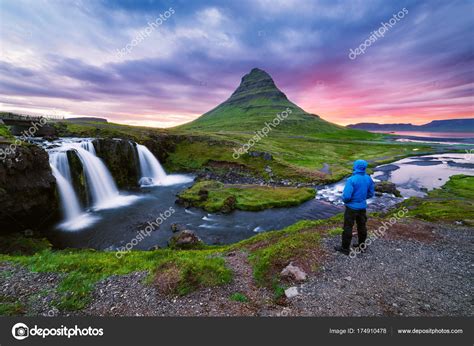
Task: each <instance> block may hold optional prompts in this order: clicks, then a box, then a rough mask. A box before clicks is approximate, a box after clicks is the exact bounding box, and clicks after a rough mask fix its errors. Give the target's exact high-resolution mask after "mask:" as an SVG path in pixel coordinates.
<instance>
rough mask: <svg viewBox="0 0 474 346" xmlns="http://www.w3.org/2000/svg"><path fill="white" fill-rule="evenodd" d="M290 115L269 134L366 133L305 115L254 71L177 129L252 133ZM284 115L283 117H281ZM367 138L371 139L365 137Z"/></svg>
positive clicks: (267, 77) (270, 81) (268, 78)
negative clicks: (212, 104) (234, 87)
mask: <svg viewBox="0 0 474 346" xmlns="http://www.w3.org/2000/svg"><path fill="white" fill-rule="evenodd" d="M284 111H286V112H288V113H289V115H288V116H287V117H286V118H285V119H284V120H283V121H281V122H280V124H279V125H278V126H275V127H272V133H273V132H278V133H286V134H298V135H310V136H326V137H328V136H329V137H331V136H337V135H347V136H349V137H363V136H364V134H366V133H365V132H361V131H356V130H351V129H347V128H345V127H343V126H339V125H336V124H333V123H330V122H328V121H325V120H323V119H321V118H320V117H319V116H317V115H315V114H310V113H307V112H305V111H304V110H303V109H301V108H300V107H298V106H297V105H296V104H294V103H293V102H291V101H290V100H289V99H288V97H287V96H286V95H285V94H284V93H283V92H282V91H281V90H280V89H278V87H277V86H276V85H275V82H274V81H273V79H272V77H271V76H270V75H269V74H268V73H267V72H265V71H263V70H261V69H258V68H254V69H252V70H251V71H250V72H249V73H248V74H246V75H245V76H243V77H242V81H241V82H240V85H239V86H238V87H237V89H236V90H235V91H234V92H233V93H232V95H231V96H230V97H229V98H228V99H227V100H226V101H225V102H223V103H221V104H220V105H218V106H217V107H215V108H214V109H212V110H210V111H209V112H207V113H205V114H204V115H202V116H201V117H199V118H198V119H196V120H194V121H192V122H190V123H187V124H184V125H181V126H179V127H178V129H181V130H190V131H199V132H246V133H249V132H250V133H253V132H255V131H258V130H260V129H262V128H263V127H264V126H265V124H266V123H270V122H272V121H273V120H274V119H275V118H276V117H277V114H279V113H282V112H284ZM283 115H285V113H283ZM368 136H369V137H370V136H371V135H370V134H368Z"/></svg>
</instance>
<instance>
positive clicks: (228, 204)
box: [221, 196, 237, 214]
mask: <svg viewBox="0 0 474 346" xmlns="http://www.w3.org/2000/svg"><path fill="white" fill-rule="evenodd" d="M236 204H237V199H236V198H235V197H234V196H229V197H227V198H226V199H225V201H224V204H223V206H222V208H221V211H222V212H223V213H225V214H227V213H230V212H232V211H233V210H234V209H235V206H236Z"/></svg>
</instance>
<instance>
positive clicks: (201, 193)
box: [198, 189, 209, 201]
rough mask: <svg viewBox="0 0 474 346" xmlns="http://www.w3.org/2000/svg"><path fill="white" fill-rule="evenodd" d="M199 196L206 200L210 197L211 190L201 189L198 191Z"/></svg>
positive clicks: (201, 199)
mask: <svg viewBox="0 0 474 346" xmlns="http://www.w3.org/2000/svg"><path fill="white" fill-rule="evenodd" d="M198 196H199V200H200V201H205V200H206V199H207V197H209V191H208V190H206V189H200V190H199V191H198Z"/></svg>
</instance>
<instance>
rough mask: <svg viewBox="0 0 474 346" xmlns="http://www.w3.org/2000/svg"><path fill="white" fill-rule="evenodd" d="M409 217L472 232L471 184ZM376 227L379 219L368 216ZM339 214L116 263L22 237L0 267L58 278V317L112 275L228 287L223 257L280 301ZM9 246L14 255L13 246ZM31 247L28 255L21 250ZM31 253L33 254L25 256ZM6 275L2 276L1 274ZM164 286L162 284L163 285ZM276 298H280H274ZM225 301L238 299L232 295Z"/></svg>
mask: <svg viewBox="0 0 474 346" xmlns="http://www.w3.org/2000/svg"><path fill="white" fill-rule="evenodd" d="M401 206H407V207H408V209H409V216H410V217H414V218H419V219H423V220H430V221H446V222H451V223H452V222H453V221H463V222H464V223H466V224H471V225H472V215H474V177H471V176H465V175H458V176H453V177H451V179H450V180H449V181H448V182H447V183H446V184H445V185H444V186H443V187H442V188H440V189H436V190H433V191H431V192H430V193H429V194H428V196H427V197H426V198H424V199H420V198H411V199H408V200H407V201H405V202H404V203H403V204H402V205H401ZM371 217H372V218H378V219H380V221H383V220H384V219H383V218H385V217H387V218H388V217H390V214H387V215H386V216H382V215H376V214H374V215H372V216H371ZM341 224H342V214H338V215H336V216H334V217H332V218H330V219H326V220H314V221H300V222H298V223H296V224H294V225H291V226H289V227H287V228H285V229H282V230H279V231H272V232H264V233H260V234H258V235H255V236H253V237H251V238H249V239H246V240H243V241H241V242H238V243H235V244H231V245H225V246H203V247H202V248H199V249H195V250H172V249H158V250H154V251H131V252H130V253H127V254H125V255H124V256H122V257H121V258H118V257H117V256H115V253H114V252H103V251H93V250H59V251H56V250H52V249H51V248H50V246H49V245H48V244H47V243H46V242H45V240H44V239H38V242H37V243H35V242H34V240H33V239H31V238H26V240H25V241H22V240H20V239H18V240H15V241H13V242H11V241H8V242H3V243H2V242H0V245H1V244H3V245H5V244H10V245H8V246H7V248H5V247H2V248H1V249H0V250H1V252H3V253H9V254H3V255H0V262H3V261H8V262H12V263H16V264H19V265H23V266H26V267H27V268H28V269H29V270H31V271H34V272H54V273H60V274H61V275H62V281H61V283H60V284H59V287H58V292H59V293H60V297H61V298H60V299H59V300H58V301H57V302H56V304H57V306H58V308H60V309H62V310H77V309H82V308H83V307H85V306H86V305H87V303H88V302H89V301H90V293H91V291H92V289H93V288H94V284H95V283H97V282H98V281H100V280H102V279H104V278H106V277H108V276H111V275H123V274H128V273H131V272H135V271H146V272H148V277H147V279H146V283H147V284H155V285H159V280H158V279H160V278H162V277H168V276H170V275H173V276H174V277H173V280H171V282H172V283H173V285H171V290H170V293H173V294H186V293H188V292H190V291H192V290H195V289H198V288H201V287H213V286H218V285H224V284H226V283H229V282H230V281H231V280H232V275H233V274H232V271H231V270H230V269H229V268H228V267H227V266H226V263H225V259H224V255H225V254H226V253H228V252H232V251H244V252H246V253H248V254H249V260H250V263H251V265H252V269H253V275H254V278H255V280H256V282H257V283H258V284H260V285H264V286H268V287H273V288H274V289H275V296H276V297H278V296H279V295H280V294H281V291H282V288H283V286H282V285H285V283H284V282H282V281H281V279H280V277H279V273H280V271H281V270H282V268H284V266H286V265H287V264H288V263H289V262H290V261H293V262H295V263H297V264H298V265H299V266H301V267H302V268H304V269H305V270H306V271H307V272H311V271H317V270H318V268H319V266H320V264H321V258H322V257H321V251H322V250H321V240H322V239H324V237H333V236H338V235H339V234H340V233H341V229H340V226H341ZM11 244H16V249H14V248H13V247H14V246H13V245H11ZM28 248H30V249H28ZM33 252H35V253H34V254H33V255H31V253H33ZM3 275H7V274H5V273H4V274H3ZM167 282H168V281H167ZM279 292H280V293H279ZM230 299H233V300H238V301H240V300H242V299H243V298H242V297H241V296H240V295H238V294H235V295H234V296H233V297H231V298H230ZM23 310H24V309H23V307H22V306H21V305H19V304H16V303H15V302H13V301H10V300H8V299H7V298H2V299H0V314H4V315H7V314H21V313H22V311H23Z"/></svg>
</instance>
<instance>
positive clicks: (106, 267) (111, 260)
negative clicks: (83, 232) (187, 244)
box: [0, 249, 232, 310]
mask: <svg viewBox="0 0 474 346" xmlns="http://www.w3.org/2000/svg"><path fill="white" fill-rule="evenodd" d="M218 253H219V252H218V251H215V250H201V251H174V250H169V249H163V250H156V251H132V252H130V253H128V254H126V255H125V256H123V257H122V258H120V259H119V258H117V257H116V256H115V253H113V252H101V251H91V250H62V251H51V250H44V251H42V252H39V253H36V254H35V255H32V256H13V255H0V261H10V262H14V263H18V264H21V265H24V266H27V267H28V268H29V269H30V270H31V271H34V272H55V273H61V274H63V275H64V278H63V279H62V281H61V283H60V284H59V287H58V291H59V292H60V293H61V299H60V300H59V301H58V302H56V304H57V306H58V308H60V309H63V310H78V309H82V308H84V307H85V306H86V305H87V304H88V303H89V301H90V293H91V291H92V289H93V287H94V284H95V283H96V282H98V281H100V280H102V279H104V278H106V277H109V276H111V275H125V274H128V273H131V272H135V271H147V272H148V274H149V275H148V279H147V282H149V283H151V282H153V281H154V276H155V275H156V274H157V273H159V272H160V269H163V268H166V267H167V266H171V265H172V266H177V267H178V268H179V277H178V279H177V281H176V282H175V286H174V287H173V288H172V290H171V291H172V292H173V293H177V294H186V293H188V292H190V291H191V290H193V289H196V288H198V287H209V286H216V285H222V284H225V283H228V282H230V280H231V278H232V273H231V271H230V270H229V269H228V268H227V267H226V266H225V261H224V259H223V258H221V257H219V256H218Z"/></svg>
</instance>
